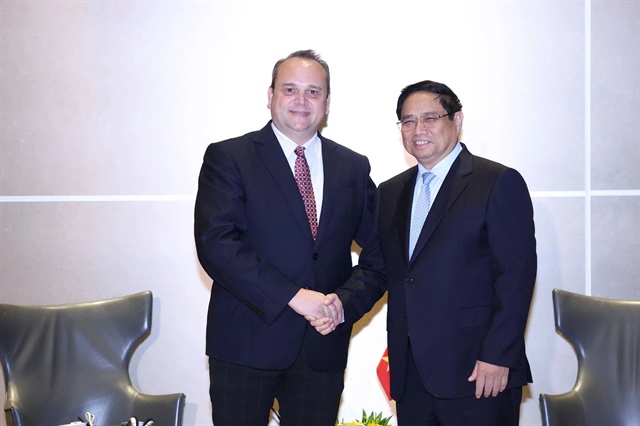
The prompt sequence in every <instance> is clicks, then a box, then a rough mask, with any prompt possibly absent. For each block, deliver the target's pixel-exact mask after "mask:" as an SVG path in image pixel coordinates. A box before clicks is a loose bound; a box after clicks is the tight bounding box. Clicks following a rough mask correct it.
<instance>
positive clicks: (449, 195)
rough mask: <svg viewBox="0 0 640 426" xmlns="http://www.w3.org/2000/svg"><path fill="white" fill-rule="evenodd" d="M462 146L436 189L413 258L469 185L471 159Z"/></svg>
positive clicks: (471, 169)
mask: <svg viewBox="0 0 640 426" xmlns="http://www.w3.org/2000/svg"><path fill="white" fill-rule="evenodd" d="M462 148H463V149H462V151H460V154H459V155H458V158H456V160H455V161H454V162H453V164H452V165H451V169H449V173H447V177H446V178H445V179H444V182H443V183H442V186H441V187H440V190H439V191H438V195H437V196H436V199H435V201H434V203H433V206H431V209H430V210H429V214H428V216H427V219H426V221H425V223H424V226H423V227H422V232H421V233H420V237H419V238H418V241H417V242H416V247H415V249H414V251H413V255H414V259H415V258H416V257H417V254H418V253H419V252H420V251H421V250H422V249H423V247H424V246H425V245H426V244H427V242H428V241H429V238H430V237H431V235H432V234H433V231H435V229H436V227H437V226H438V224H439V223H440V221H441V220H442V218H443V217H444V215H445V213H446V212H447V211H448V210H449V208H450V207H451V205H452V204H453V203H454V202H455V201H456V199H457V198H458V197H459V196H460V194H461V193H462V191H464V189H465V188H466V187H467V185H469V177H470V175H471V173H472V172H473V166H472V161H471V160H472V156H471V153H469V151H467V149H466V147H465V146H464V145H462ZM414 182H415V179H414ZM405 235H406V233H405ZM405 238H406V237H405ZM405 245H406V244H405Z"/></svg>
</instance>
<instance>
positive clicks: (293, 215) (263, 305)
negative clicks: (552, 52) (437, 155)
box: [195, 123, 375, 371]
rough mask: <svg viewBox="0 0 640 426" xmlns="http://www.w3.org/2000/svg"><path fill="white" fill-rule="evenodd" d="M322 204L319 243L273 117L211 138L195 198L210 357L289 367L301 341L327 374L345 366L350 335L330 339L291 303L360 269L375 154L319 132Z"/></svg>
mask: <svg viewBox="0 0 640 426" xmlns="http://www.w3.org/2000/svg"><path fill="white" fill-rule="evenodd" d="M320 139H321V141H322V142H321V143H322V157H323V164H324V192H323V205H322V211H321V215H320V222H319V224H318V234H317V239H316V241H315V242H314V240H313V237H312V235H311V230H310V227H309V222H308V219H307V216H306V213H305V209H304V204H303V202H302V197H301V196H300V191H299V190H298V187H297V185H296V182H295V179H294V176H293V173H292V172H291V168H290V166H289V164H288V163H287V160H286V158H285V156H284V154H283V152H282V149H281V147H280V144H279V143H278V140H277V139H276V136H275V134H274V133H273V130H272V128H271V124H270V123H268V124H267V125H266V126H265V127H264V128H263V129H262V130H260V131H257V132H252V133H248V134H246V135H244V136H241V137H238V138H234V139H230V140H226V141H222V142H219V143H214V144H211V145H210V146H209V147H208V148H207V151H206V153H205V156H204V162H203V165H202V170H201V172H200V178H199V186H198V194H197V198H196V205H195V239H196V248H197V252H198V258H199V260H200V263H201V264H202V267H203V268H204V270H205V271H206V272H207V274H209V276H210V277H211V278H212V279H213V281H214V284H213V286H212V289H211V300H210V304H209V313H208V321H207V344H206V351H207V355H209V356H210V357H213V358H217V359H221V360H225V361H230V362H234V363H238V364H242V365H247V366H251V367H255V368H262V369H284V368H287V367H289V366H290V365H291V364H292V363H293V361H294V360H295V359H296V356H297V355H298V353H299V352H300V350H301V348H302V345H303V344H304V345H305V350H306V353H307V357H308V362H309V365H310V366H311V367H312V368H314V369H316V370H318V371H342V370H344V368H345V366H346V361H347V350H348V345H349V338H350V334H351V330H350V328H348V327H346V329H345V330H342V332H340V333H331V334H330V335H328V336H321V335H320V334H319V333H317V332H316V331H315V330H314V329H313V328H312V327H311V326H310V325H309V324H308V323H307V321H306V320H305V319H304V318H303V317H301V316H300V315H298V314H297V313H295V312H294V311H293V310H292V309H291V308H289V307H288V306H287V304H288V302H289V301H290V300H291V298H292V297H293V296H294V295H295V294H296V293H297V292H298V291H299V290H300V289H301V288H308V289H311V290H317V291H319V292H322V293H325V294H326V293H331V292H333V291H335V290H336V288H337V287H338V286H339V285H340V284H342V283H343V282H344V281H345V280H346V279H347V278H348V277H349V275H350V274H351V271H352V262H351V245H352V242H353V241H356V242H357V243H358V244H359V245H361V246H362V245H364V242H365V238H367V237H370V235H371V233H372V227H373V222H374V221H373V210H374V204H375V203H374V196H375V186H374V184H373V181H372V180H371V179H370V177H369V171H370V165H369V161H368V160H367V158H366V157H364V156H362V155H360V154H357V153H355V152H353V151H351V150H349V149H347V148H345V147H343V146H341V145H338V144H336V143H335V142H333V141H331V140H329V139H327V138H324V137H323V136H320Z"/></svg>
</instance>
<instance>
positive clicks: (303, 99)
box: [296, 92, 309, 105]
mask: <svg viewBox="0 0 640 426" xmlns="http://www.w3.org/2000/svg"><path fill="white" fill-rule="evenodd" d="M307 102H309V100H308V99H307V94H306V93H305V92H300V93H298V94H297V95H296V103H297V104H299V105H305V104H306V103H307Z"/></svg>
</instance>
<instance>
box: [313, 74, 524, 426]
mask: <svg viewBox="0 0 640 426" xmlns="http://www.w3.org/2000/svg"><path fill="white" fill-rule="evenodd" d="M396 113H397V116H398V119H399V120H400V121H399V123H398V124H399V125H400V129H401V133H402V139H403V144H404V147H405V149H406V150H407V152H408V153H409V154H411V155H412V156H414V157H415V158H416V159H417V160H418V165H417V166H416V167H412V168H410V169H408V170H406V171H405V172H403V173H401V174H399V175H398V176H395V177H393V178H391V179H390V180H388V181H386V182H384V183H382V184H381V185H380V186H379V201H378V204H377V208H376V212H377V213H376V217H377V226H376V235H375V237H374V238H373V239H372V240H371V244H369V245H367V246H365V248H364V250H363V252H362V254H361V256H360V262H359V263H360V267H361V268H362V269H363V274H362V275H357V276H354V277H353V278H352V279H351V280H350V281H349V282H348V283H347V284H345V286H343V287H342V288H340V289H338V290H337V291H336V293H337V295H338V297H339V299H338V300H336V299H335V298H333V299H332V300H334V301H335V303H334V304H335V306H336V308H337V309H339V310H342V309H343V308H344V315H345V322H344V324H342V325H340V327H343V326H345V327H346V326H349V325H350V324H352V323H353V322H355V321H357V320H358V318H360V316H361V315H362V314H363V313H365V312H367V311H368V310H369V309H370V308H371V306H372V305H373V303H375V301H376V300H377V299H378V298H379V297H380V296H381V295H382V294H383V292H384V290H388V292H389V297H388V312H387V331H388V345H389V346H388V348H389V368H390V374H391V395H392V397H393V398H394V399H395V400H396V408H397V415H398V422H399V424H400V425H402V426H405V425H406V426H418V425H430V426H431V425H433V426H435V425H438V426H449V425H456V426H459V425H467V426H468V425H487V426H497V425H509V426H517V425H518V419H519V407H520V403H521V398H522V387H523V386H524V385H526V384H527V383H528V382H530V381H531V371H530V369H529V363H528V361H527V357H526V354H525V345H524V333H525V326H526V322H527V316H528V313H529V306H530V304H531V297H532V293H533V287H534V282H535V277H536V267H537V266H536V262H537V261H536V242H535V236H534V223H533V208H532V203H531V199H530V196H529V192H528V189H527V186H526V184H525V182H524V180H523V179H522V177H521V175H520V174H519V173H518V172H517V171H515V170H514V169H511V168H508V167H505V166H503V165H501V164H498V163H495V162H492V161H489V160H487V159H484V158H480V157H476V156H474V155H472V154H471V153H470V152H469V150H468V149H467V147H466V146H465V145H464V144H461V143H460V142H459V140H458V137H459V134H460V131H461V129H462V121H463V114H462V105H461V104H460V101H459V99H458V97H457V96H456V95H455V93H453V91H452V90H451V89H449V87H447V86H446V85H444V84H441V83H436V82H433V81H422V82H419V83H416V84H412V85H410V86H407V87H405V88H404V89H403V90H402V92H401V94H400V97H399V99H398V104H397V109H396ZM423 175H424V177H423ZM421 213H422V214H421ZM420 216H422V217H420ZM425 216H426V220H425V219H424V217H425ZM329 297H330V298H331V297H332V296H329ZM312 324H314V325H318V327H317V328H318V330H319V331H321V332H323V333H329V332H330V326H329V325H325V324H318V323H316V322H312ZM332 334H335V333H332Z"/></svg>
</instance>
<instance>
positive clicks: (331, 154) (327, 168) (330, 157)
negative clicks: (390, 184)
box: [316, 135, 344, 244]
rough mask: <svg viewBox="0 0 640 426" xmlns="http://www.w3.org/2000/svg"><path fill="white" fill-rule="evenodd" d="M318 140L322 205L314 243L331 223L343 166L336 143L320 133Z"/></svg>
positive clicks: (318, 241) (320, 238) (320, 240)
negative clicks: (321, 173) (321, 169)
mask: <svg viewBox="0 0 640 426" xmlns="http://www.w3.org/2000/svg"><path fill="white" fill-rule="evenodd" d="M320 141H321V142H322V143H321V148H322V168H323V174H324V188H323V190H322V206H319V207H320V208H321V211H320V221H319V222H318V235H317V236H316V244H319V243H321V242H322V238H323V236H324V235H325V234H326V233H327V227H328V224H329V223H331V216H332V214H333V209H334V207H335V205H336V196H337V195H338V189H339V188H340V179H341V175H342V170H343V167H344V161H343V157H340V156H339V155H338V154H337V152H336V148H337V146H338V144H336V143H335V142H333V141H331V140H329V139H326V138H325V137H323V136H322V135H320Z"/></svg>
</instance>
